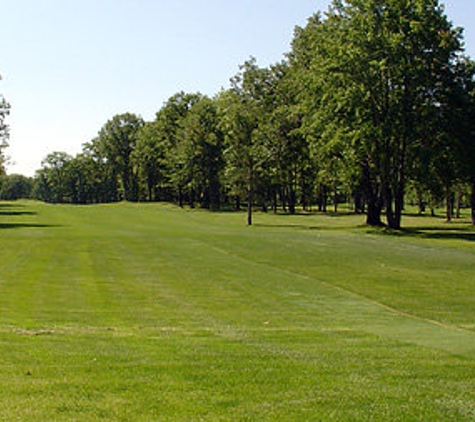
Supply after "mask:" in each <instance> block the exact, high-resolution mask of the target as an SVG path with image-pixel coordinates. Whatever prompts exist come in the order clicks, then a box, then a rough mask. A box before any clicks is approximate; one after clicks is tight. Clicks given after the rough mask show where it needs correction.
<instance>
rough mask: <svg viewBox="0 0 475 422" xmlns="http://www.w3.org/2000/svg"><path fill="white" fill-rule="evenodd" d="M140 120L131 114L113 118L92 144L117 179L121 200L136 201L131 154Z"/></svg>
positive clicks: (134, 173) (134, 172)
mask: <svg viewBox="0 0 475 422" xmlns="http://www.w3.org/2000/svg"><path fill="white" fill-rule="evenodd" d="M143 124H144V122H143V120H142V118H140V117H138V116H136V115H135V114H132V113H125V114H120V115H116V116H114V117H113V118H112V119H111V120H109V121H108V122H107V123H106V124H105V125H104V127H103V128H102V129H101V130H100V132H99V136H98V137H97V139H95V140H94V141H93V142H95V143H96V144H97V151H98V152H99V153H100V154H101V155H102V156H103V157H104V158H105V159H106V160H107V163H108V164H109V165H110V167H111V170H112V172H113V173H114V174H115V175H117V177H119V180H120V182H121V188H122V191H123V199H125V200H127V201H135V200H137V199H138V185H137V174H136V171H135V169H134V167H133V162H132V152H133V151H134V149H135V144H136V142H137V137H138V133H139V130H140V128H141V127H142V126H143Z"/></svg>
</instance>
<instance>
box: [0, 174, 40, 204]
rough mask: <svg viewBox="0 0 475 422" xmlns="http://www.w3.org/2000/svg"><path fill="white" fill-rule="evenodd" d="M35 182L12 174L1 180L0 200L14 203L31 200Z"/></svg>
mask: <svg viewBox="0 0 475 422" xmlns="http://www.w3.org/2000/svg"><path fill="white" fill-rule="evenodd" d="M32 192H33V180H32V179H31V178H29V177H26V176H23V175H21V174H10V175H6V176H3V177H2V178H1V179H0V199H2V200H7V201H13V200H17V199H28V198H31V196H32Z"/></svg>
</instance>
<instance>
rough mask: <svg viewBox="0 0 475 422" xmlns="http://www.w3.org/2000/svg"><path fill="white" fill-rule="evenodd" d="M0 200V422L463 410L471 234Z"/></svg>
mask: <svg viewBox="0 0 475 422" xmlns="http://www.w3.org/2000/svg"><path fill="white" fill-rule="evenodd" d="M362 222H363V218H362V217H361V216H352V215H346V216H345V215H340V216H331V215H327V216H322V215H301V216H276V215H262V214H260V215H257V216H256V225H255V226H253V227H250V228H248V227H245V226H244V224H243V223H244V216H243V215H242V214H229V213H216V214H212V213H207V212H202V211H189V210H180V209H177V208H175V207H172V206H168V205H156V204H148V205H144V204H114V205H102V206H91V207H80V206H76V207H74V206H53V205H45V204H39V203H34V202H19V203H9V204H8V203H3V204H0V245H1V251H2V253H1V256H0V420H5V421H13V420H21V421H52V420H54V421H61V420H65V421H70V420H78V421H95V420H118V421H119V420H121V421H152V420H157V421H158V420H163V421H167V420H170V421H176V420H184V421H197V420H221V421H225V420H232V421H239V420H252V421H254V420H255V421H265V420H269V421H304V420H308V421H310V420H312V421H313V420H315V421H317V420H322V421H326V420H338V421H341V420H343V421H344V420H350V421H358V420H361V421H366V420H375V421H404V420H408V421H422V420H423V421H437V420H441V421H442V420H444V421H445V420H454V421H455V420H456V421H463V420H467V421H468V420H474V419H475V230H473V229H472V228H470V227H469V226H468V225H467V224H466V223H465V222H461V223H453V224H445V223H442V222H441V220H434V219H431V218H428V217H408V218H406V219H405V221H404V223H405V225H406V226H407V227H408V229H407V230H406V231H405V232H403V233H402V234H397V235H393V234H390V233H385V232H382V231H379V230H370V229H367V228H365V227H363V226H361V223H362Z"/></svg>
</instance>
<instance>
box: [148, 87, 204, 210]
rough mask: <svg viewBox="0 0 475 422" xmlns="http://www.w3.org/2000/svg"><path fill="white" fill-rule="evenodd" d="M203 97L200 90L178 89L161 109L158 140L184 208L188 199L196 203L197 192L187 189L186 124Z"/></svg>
mask: <svg viewBox="0 0 475 422" xmlns="http://www.w3.org/2000/svg"><path fill="white" fill-rule="evenodd" d="M201 98H202V95H201V94H198V93H185V92H183V91H181V92H178V93H177V94H175V95H173V96H172V97H170V98H169V99H168V101H167V102H166V103H165V104H164V106H163V107H162V108H161V109H160V110H159V111H158V112H157V115H156V124H157V126H158V128H159V133H160V137H159V139H158V142H159V143H160V145H161V148H164V149H165V151H166V152H165V162H166V166H165V167H166V181H165V182H164V183H165V184H167V185H168V187H169V188H170V190H171V192H172V196H173V197H174V199H175V201H176V202H177V203H178V205H179V206H180V207H181V206H183V204H184V202H185V201H188V202H189V203H190V204H192V203H193V201H194V198H193V191H192V190H191V191H190V190H188V192H187V184H188V178H187V171H186V169H185V166H186V157H184V156H183V151H184V146H183V145H182V142H183V140H184V138H183V136H182V133H181V131H182V125H183V121H184V120H185V119H186V116H187V115H188V113H189V111H190V109H191V108H192V107H193V105H194V104H195V103H196V102H198V101H199V100H200V99H201Z"/></svg>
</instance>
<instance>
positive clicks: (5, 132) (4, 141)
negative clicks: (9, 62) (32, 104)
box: [0, 75, 10, 174]
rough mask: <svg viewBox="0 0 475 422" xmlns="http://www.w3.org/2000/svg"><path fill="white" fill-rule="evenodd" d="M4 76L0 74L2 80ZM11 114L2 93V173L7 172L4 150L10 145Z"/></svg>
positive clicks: (0, 145)
mask: <svg viewBox="0 0 475 422" xmlns="http://www.w3.org/2000/svg"><path fill="white" fill-rule="evenodd" d="M1 80H2V77H1V75H0V81H1ZM9 114H10V104H9V103H8V102H7V101H6V100H5V98H4V97H3V95H1V94H0V174H3V173H5V160H6V158H5V154H4V150H5V148H7V147H8V138H9V130H8V125H7V124H6V123H5V118H6V117H7V116H8V115H9Z"/></svg>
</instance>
